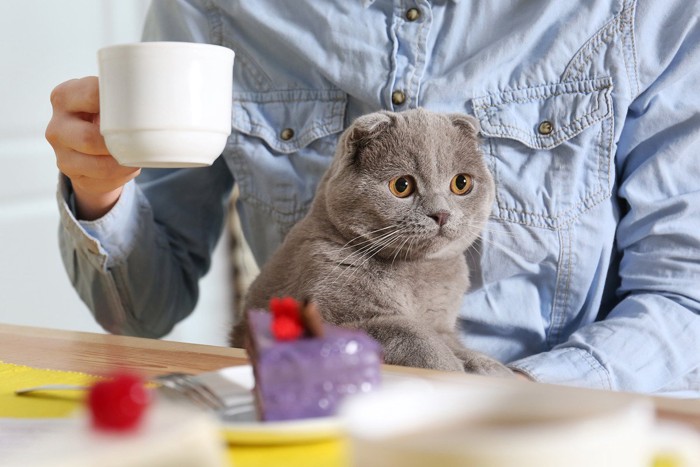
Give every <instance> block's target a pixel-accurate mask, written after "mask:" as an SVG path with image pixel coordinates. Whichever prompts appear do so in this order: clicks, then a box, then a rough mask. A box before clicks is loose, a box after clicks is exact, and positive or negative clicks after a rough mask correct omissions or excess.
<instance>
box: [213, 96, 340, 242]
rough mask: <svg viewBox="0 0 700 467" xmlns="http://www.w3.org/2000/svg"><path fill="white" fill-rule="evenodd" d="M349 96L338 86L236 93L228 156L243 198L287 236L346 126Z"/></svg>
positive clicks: (310, 199)
mask: <svg viewBox="0 0 700 467" xmlns="http://www.w3.org/2000/svg"><path fill="white" fill-rule="evenodd" d="M346 99H347V98H346V95H345V94H344V93H342V92H340V91H336V90H294V89H293V90H283V91H269V92H262V93H238V94H234V102H233V116H232V125H233V132H232V134H231V137H230V138H229V145H228V147H227V151H226V159H227V162H228V164H229V165H230V166H231V168H232V172H233V175H234V178H235V180H236V182H237V184H238V186H239V189H240V193H241V197H240V199H241V201H242V202H243V203H246V204H247V205H248V207H249V208H250V209H251V212H250V215H251V216H257V217H259V218H260V219H261V223H262V219H264V220H265V222H266V225H265V228H267V229H270V228H271V227H273V230H276V231H277V232H278V233H279V234H280V235H282V236H283V234H285V233H286V231H288V230H289V228H291V226H292V225H293V224H294V223H295V222H296V221H298V220H299V219H300V218H301V217H303V216H304V214H305V213H306V211H307V210H308V208H309V205H310V204H311V201H312V199H313V196H314V193H315V191H316V186H317V185H318V182H319V180H320V178H321V176H322V175H323V173H324V172H325V170H326V167H327V166H328V164H329V163H330V160H331V157H332V156H333V153H334V150H335V146H336V144H337V140H338V137H339V134H340V132H342V130H343V128H344V117H345V107H346ZM274 227H276V229H274Z"/></svg>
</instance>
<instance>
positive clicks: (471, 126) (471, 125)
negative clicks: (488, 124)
mask: <svg viewBox="0 0 700 467" xmlns="http://www.w3.org/2000/svg"><path fill="white" fill-rule="evenodd" d="M447 117H448V118H449V119H450V120H451V121H452V124H453V125H454V126H456V127H457V128H460V129H463V130H466V131H467V132H468V133H469V134H470V136H476V135H478V134H479V132H480V131H481V125H480V124H479V120H477V119H476V118H474V117H472V116H471V115H467V114H448V115H447Z"/></svg>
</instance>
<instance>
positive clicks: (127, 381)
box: [87, 372, 150, 431]
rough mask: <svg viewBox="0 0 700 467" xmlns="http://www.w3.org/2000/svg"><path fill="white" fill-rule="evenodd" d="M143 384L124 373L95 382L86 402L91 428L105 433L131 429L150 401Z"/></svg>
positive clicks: (131, 375) (134, 377)
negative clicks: (90, 417)
mask: <svg viewBox="0 0 700 467" xmlns="http://www.w3.org/2000/svg"><path fill="white" fill-rule="evenodd" d="M143 383H144V381H143V379H142V378H140V377H139V376H137V375H135V374H133V373H126V372H119V373H115V374H114V375H111V377H110V378H109V379H106V380H104V381H99V382H97V383H95V384H94V385H93V386H92V388H91V389H90V393H89V395H88V401H87V402H88V407H89V408H90V413H91V416H92V424H93V426H94V427H95V428H97V429H100V430H109V431H128V430H133V429H135V428H136V427H137V426H138V424H139V422H140V421H141V419H142V418H143V415H144V413H145V409H146V407H147V406H148V404H149V402H150V394H149V393H148V390H147V389H146V388H145V387H144V385H143Z"/></svg>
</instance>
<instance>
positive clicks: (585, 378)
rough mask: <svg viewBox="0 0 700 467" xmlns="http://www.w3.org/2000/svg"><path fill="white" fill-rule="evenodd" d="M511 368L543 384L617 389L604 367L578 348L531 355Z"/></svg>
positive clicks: (509, 365) (566, 348) (510, 366)
mask: <svg viewBox="0 0 700 467" xmlns="http://www.w3.org/2000/svg"><path fill="white" fill-rule="evenodd" d="M508 367H509V368H510V369H512V370H516V371H520V372H522V373H525V374H526V375H527V376H529V377H530V378H531V379H533V380H535V381H538V382H541V383H550V384H563V385H567V386H578V387H586V388H595V389H614V388H613V385H612V383H611V380H610V375H609V373H608V371H607V370H606V369H605V367H604V366H603V365H602V364H601V363H600V362H599V361H598V360H597V359H596V358H595V357H593V355H591V354H590V352H588V351H586V350H584V349H580V348H576V347H564V348H558V349H553V350H550V351H549V352H543V353H540V354H536V355H532V356H530V357H526V358H523V359H521V360H516V361H514V362H511V363H510V364H508Z"/></svg>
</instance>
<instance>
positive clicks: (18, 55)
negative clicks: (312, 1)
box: [0, 0, 231, 345]
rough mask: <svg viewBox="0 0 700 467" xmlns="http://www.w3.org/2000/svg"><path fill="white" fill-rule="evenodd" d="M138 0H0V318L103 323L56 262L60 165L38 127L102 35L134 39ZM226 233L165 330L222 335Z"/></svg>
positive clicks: (189, 335)
mask: <svg viewBox="0 0 700 467" xmlns="http://www.w3.org/2000/svg"><path fill="white" fill-rule="evenodd" d="M147 7H148V1H146V0H2V1H0V59H1V61H0V167H2V172H1V173H2V177H1V179H0V323H10V324H24V325H33V326H43V327H49V328H60V329H72V330H84V331H94V332H102V331H101V328H99V326H98V325H97V324H95V322H94V321H93V319H92V316H91V315H90V312H89V311H88V309H87V308H86V307H85V305H84V304H83V303H82V302H81V301H80V299H79V298H78V296H77V294H76V293H75V291H74V290H73V288H72V287H71V285H70V283H69V281H68V279H67V277H66V274H65V272H64V269H63V265H62V263H61V260H60V257H59V252H58V242H57V228H58V214H57V209H56V202H55V188H56V180H57V176H58V175H57V174H58V171H57V169H56V164H55V157H54V154H53V152H52V150H51V147H50V146H49V144H48V143H47V142H46V140H45V139H44V130H45V128H46V124H47V123H48V121H49V119H50V117H51V105H50V103H49V95H50V93H51V90H52V89H53V88H54V87H55V86H56V85H57V84H59V83H60V82H62V81H65V80H67V79H71V78H78V77H82V76H86V75H95V74H97V64H96V52H97V49H99V48H100V47H102V46H104V45H108V44H115V43H122V42H134V41H137V40H139V37H140V34H141V28H142V25H143V19H144V17H145V13H146V10H147ZM226 250H227V249H226V241H221V242H220V244H219V247H218V248H217V251H216V252H215V258H214V263H213V266H212V270H211V271H210V273H209V274H208V275H207V277H206V278H205V279H204V281H203V284H202V291H201V298H200V303H199V305H198V307H197V309H196V310H195V312H194V313H193V315H192V317H190V318H188V319H187V320H186V321H184V322H183V323H181V324H180V325H179V326H178V327H177V328H176V329H175V330H174V331H173V333H171V334H170V335H169V336H168V337H167V338H168V339H172V340H182V341H189V342H199V343H206V344H215V345H225V343H226V334H227V328H228V324H227V323H228V316H229V313H230V311H229V310H230V309H231V300H230V298H231V297H230V296H229V290H230V288H229V279H228V272H229V268H228V262H227V256H228V253H227V251H226Z"/></svg>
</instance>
